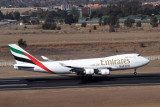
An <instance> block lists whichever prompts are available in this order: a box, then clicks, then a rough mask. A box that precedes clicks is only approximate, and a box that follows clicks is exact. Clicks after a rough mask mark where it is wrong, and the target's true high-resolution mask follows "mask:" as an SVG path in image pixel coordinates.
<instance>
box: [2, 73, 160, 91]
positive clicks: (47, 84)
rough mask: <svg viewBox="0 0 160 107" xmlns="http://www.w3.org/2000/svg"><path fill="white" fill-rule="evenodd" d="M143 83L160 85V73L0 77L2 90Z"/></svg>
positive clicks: (134, 84)
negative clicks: (84, 76)
mask: <svg viewBox="0 0 160 107" xmlns="http://www.w3.org/2000/svg"><path fill="white" fill-rule="evenodd" d="M142 85H144V86H145V85H160V73H158V74H138V75H136V76H134V75H133V74H120V75H115V74H114V75H109V76H107V77H102V76H94V77H92V78H88V79H80V78H79V77H78V76H68V75H61V76H53V77H52V76H47V77H23V78H5V79H0V91H4V90H29V89H30V90H31V89H60V88H85V87H110V86H142Z"/></svg>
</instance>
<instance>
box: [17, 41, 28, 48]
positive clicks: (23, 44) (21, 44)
mask: <svg viewBox="0 0 160 107" xmlns="http://www.w3.org/2000/svg"><path fill="white" fill-rule="evenodd" d="M18 45H19V46H20V47H23V48H25V47H27V43H26V41H24V40H23V39H19V40H18Z"/></svg>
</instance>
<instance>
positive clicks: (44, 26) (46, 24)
mask: <svg viewBox="0 0 160 107" xmlns="http://www.w3.org/2000/svg"><path fill="white" fill-rule="evenodd" d="M50 26H51V24H49V23H44V24H43V25H42V28H43V29H50Z"/></svg>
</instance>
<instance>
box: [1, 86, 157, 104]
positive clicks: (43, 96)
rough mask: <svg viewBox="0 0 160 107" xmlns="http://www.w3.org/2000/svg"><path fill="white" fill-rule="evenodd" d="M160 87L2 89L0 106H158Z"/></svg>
mask: <svg viewBox="0 0 160 107" xmlns="http://www.w3.org/2000/svg"><path fill="white" fill-rule="evenodd" d="M159 90H160V86H138V87H137V86H130V87H106V88H78V89H77V88H76V89H55V90H28V91H1V92H0V105H1V107H11V106H12V107H28V106H29V107H37V106H38V107H159V104H160V99H159V98H160V94H159Z"/></svg>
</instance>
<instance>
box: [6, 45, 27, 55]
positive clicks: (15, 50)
mask: <svg viewBox="0 0 160 107" xmlns="http://www.w3.org/2000/svg"><path fill="white" fill-rule="evenodd" d="M8 47H9V49H10V50H11V51H13V52H15V53H18V54H22V55H25V54H24V53H23V52H22V51H20V50H17V49H14V48H12V47H10V46H8Z"/></svg>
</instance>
